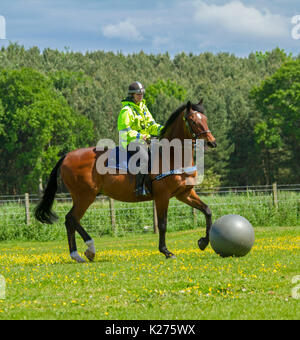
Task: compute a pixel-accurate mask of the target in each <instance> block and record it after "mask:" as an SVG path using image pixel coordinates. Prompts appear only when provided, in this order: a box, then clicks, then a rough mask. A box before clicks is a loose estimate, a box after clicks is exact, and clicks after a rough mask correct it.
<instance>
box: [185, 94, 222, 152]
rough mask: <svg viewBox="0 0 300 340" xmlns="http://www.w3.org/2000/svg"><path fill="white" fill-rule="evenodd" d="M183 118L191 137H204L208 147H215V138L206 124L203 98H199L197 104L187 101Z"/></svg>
mask: <svg viewBox="0 0 300 340" xmlns="http://www.w3.org/2000/svg"><path fill="white" fill-rule="evenodd" d="M184 120H185V122H186V124H187V126H188V129H189V133H190V135H191V137H192V139H204V140H206V141H207V145H208V146H209V147H211V148H215V147H217V143H216V139H215V137H214V136H213V135H212V133H211V131H210V130H209V128H208V125H207V117H206V115H205V114H204V107H203V99H201V100H200V102H199V103H198V104H192V103H191V102H190V101H189V102H188V103H187V105H186V111H185V114H184Z"/></svg>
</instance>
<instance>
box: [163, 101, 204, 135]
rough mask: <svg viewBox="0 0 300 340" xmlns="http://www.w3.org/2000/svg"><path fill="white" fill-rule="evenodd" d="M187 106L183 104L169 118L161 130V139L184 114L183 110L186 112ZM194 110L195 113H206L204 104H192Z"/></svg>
mask: <svg viewBox="0 0 300 340" xmlns="http://www.w3.org/2000/svg"><path fill="white" fill-rule="evenodd" d="M186 106H187V104H182V105H181V106H180V107H179V108H178V109H176V110H175V111H174V112H173V113H172V114H171V116H170V117H169V118H168V120H167V121H166V123H165V124H164V127H163V128H162V129H161V130H160V134H159V138H162V137H163V136H164V134H165V133H166V132H167V130H168V128H169V127H170V126H171V125H172V124H173V123H174V121H175V120H176V119H177V117H178V116H179V115H180V114H181V113H182V111H183V110H185V108H186ZM192 109H193V110H194V111H198V112H202V113H204V107H203V105H202V104H200V103H199V104H192Z"/></svg>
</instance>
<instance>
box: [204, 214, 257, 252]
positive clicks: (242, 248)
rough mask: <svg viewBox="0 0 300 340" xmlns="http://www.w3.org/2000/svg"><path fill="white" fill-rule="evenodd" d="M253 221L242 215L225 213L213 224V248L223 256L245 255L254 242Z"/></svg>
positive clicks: (210, 234)
mask: <svg viewBox="0 0 300 340" xmlns="http://www.w3.org/2000/svg"><path fill="white" fill-rule="evenodd" d="M254 239H255V237H254V230H253V227H252V225H251V223H250V222H249V221H248V220H247V219H246V218H245V217H243V216H240V215H224V216H222V217H220V218H219V219H217V220H216V221H215V222H214V223H213V225H212V226H211V230H210V233H209V240H210V244H211V247H212V248H213V250H214V251H215V252H216V253H217V254H219V255H220V256H222V257H227V256H237V257H240V256H245V255H246V254H248V253H249V251H250V250H251V248H252V246H253V244H254Z"/></svg>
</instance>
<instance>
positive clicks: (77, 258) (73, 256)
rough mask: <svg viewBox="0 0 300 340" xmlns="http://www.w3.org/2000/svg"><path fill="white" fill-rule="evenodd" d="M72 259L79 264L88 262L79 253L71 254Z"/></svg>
mask: <svg viewBox="0 0 300 340" xmlns="http://www.w3.org/2000/svg"><path fill="white" fill-rule="evenodd" d="M70 256H71V259H72V260H74V261H76V262H77V263H86V261H85V260H84V259H83V258H82V257H81V256H80V255H79V254H78V252H77V251H73V252H72V253H71V254H70Z"/></svg>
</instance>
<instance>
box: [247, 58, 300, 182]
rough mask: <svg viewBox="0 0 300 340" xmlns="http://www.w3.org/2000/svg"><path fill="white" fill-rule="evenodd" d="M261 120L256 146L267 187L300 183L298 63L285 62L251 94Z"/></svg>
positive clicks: (257, 126)
mask: <svg viewBox="0 0 300 340" xmlns="http://www.w3.org/2000/svg"><path fill="white" fill-rule="evenodd" d="M252 97H253V99H254V102H255V106H256V109H257V111H259V112H260V114H261V118H260V119H259V121H257V123H256V125H255V130H254V131H255V142H256V147H257V151H258V153H259V154H260V155H261V157H262V160H263V169H264V173H265V177H266V181H267V183H270V182H273V181H284V180H285V181H286V180H288V181H295V182H297V181H299V180H300V165H299V155H300V60H295V61H288V62H286V63H285V64H284V65H282V67H280V69H278V70H277V72H275V73H274V75H273V76H271V77H269V78H267V79H266V80H265V81H263V82H262V83H261V85H260V86H258V87H255V88H254V89H253V91H252Z"/></svg>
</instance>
